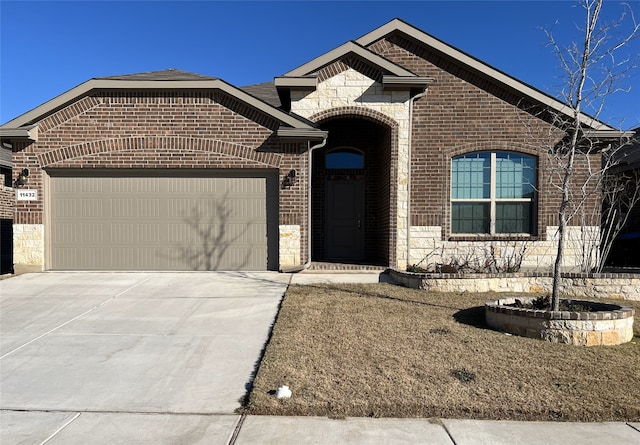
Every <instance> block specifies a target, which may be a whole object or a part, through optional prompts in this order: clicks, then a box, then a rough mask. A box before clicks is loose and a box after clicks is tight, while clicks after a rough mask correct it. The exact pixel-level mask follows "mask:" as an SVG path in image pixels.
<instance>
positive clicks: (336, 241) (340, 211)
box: [325, 175, 364, 260]
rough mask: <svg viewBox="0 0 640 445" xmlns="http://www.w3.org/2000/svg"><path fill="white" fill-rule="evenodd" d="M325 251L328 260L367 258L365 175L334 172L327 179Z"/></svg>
mask: <svg viewBox="0 0 640 445" xmlns="http://www.w3.org/2000/svg"><path fill="white" fill-rule="evenodd" d="M326 203H327V205H326V218H325V230H326V232H325V242H326V245H325V253H326V257H327V259H328V260H362V259H363V258H364V214H363V208H364V176H363V175H332V176H330V177H328V178H327V182H326Z"/></svg>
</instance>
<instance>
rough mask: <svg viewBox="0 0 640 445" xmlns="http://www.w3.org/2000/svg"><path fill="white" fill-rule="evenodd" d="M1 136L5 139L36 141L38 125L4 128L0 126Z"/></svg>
mask: <svg viewBox="0 0 640 445" xmlns="http://www.w3.org/2000/svg"><path fill="white" fill-rule="evenodd" d="M0 137H1V138H4V139H11V140H15V139H23V140H27V141H32V142H35V141H37V140H38V126H37V125H29V126H27V127H19V128H4V126H3V127H0Z"/></svg>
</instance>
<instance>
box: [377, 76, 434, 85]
mask: <svg viewBox="0 0 640 445" xmlns="http://www.w3.org/2000/svg"><path fill="white" fill-rule="evenodd" d="M433 82H434V79H433V78H431V77H417V76H413V77H398V76H382V86H383V87H384V88H426V87H427V86H429V85H430V84H431V83H433Z"/></svg>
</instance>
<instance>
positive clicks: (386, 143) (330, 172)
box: [311, 113, 397, 266]
mask: <svg viewBox="0 0 640 445" xmlns="http://www.w3.org/2000/svg"><path fill="white" fill-rule="evenodd" d="M387 119H388V118H387ZM318 123H319V125H320V127H321V128H322V129H323V130H327V131H328V132H329V137H328V140H327V144H326V146H325V147H323V148H322V149H318V150H316V151H314V153H313V163H312V165H313V171H312V177H311V180H312V198H311V199H312V227H311V230H312V246H311V255H312V259H313V260H314V261H322V262H336V263H356V264H375V265H383V266H390V265H391V263H392V258H393V251H394V246H395V232H396V218H395V215H396V211H395V206H396V186H395V183H396V166H397V161H396V156H395V151H396V150H395V144H394V141H395V140H396V137H394V135H395V133H396V127H395V126H391V125H389V124H387V123H383V122H381V121H380V120H377V119H374V118H372V117H371V116H370V115H367V116H363V115H358V114H354V113H348V114H342V115H334V116H328V117H326V118H325V119H324V120H321V121H319V122H318Z"/></svg>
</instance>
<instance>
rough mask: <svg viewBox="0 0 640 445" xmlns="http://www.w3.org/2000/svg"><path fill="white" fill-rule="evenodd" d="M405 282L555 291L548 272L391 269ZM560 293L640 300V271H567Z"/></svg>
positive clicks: (436, 288) (433, 287)
mask: <svg viewBox="0 0 640 445" xmlns="http://www.w3.org/2000/svg"><path fill="white" fill-rule="evenodd" d="M390 274H391V277H392V278H393V279H394V280H395V281H397V282H398V283H400V284H402V285H403V286H406V287H410V288H413V289H424V290H429V291H432V292H477V293H483V292H518V293H532V294H546V293H551V287H552V283H553V277H552V275H551V274H550V273H545V272H516V273H497V274H447V273H413V272H405V271H399V270H393V269H392V270H390ZM560 294H561V295H562V296H563V297H567V298H568V297H571V298H588V299H592V298H609V299H616V300H632V301H640V274H632V273H589V274H585V273H564V274H562V275H561V279H560Z"/></svg>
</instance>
